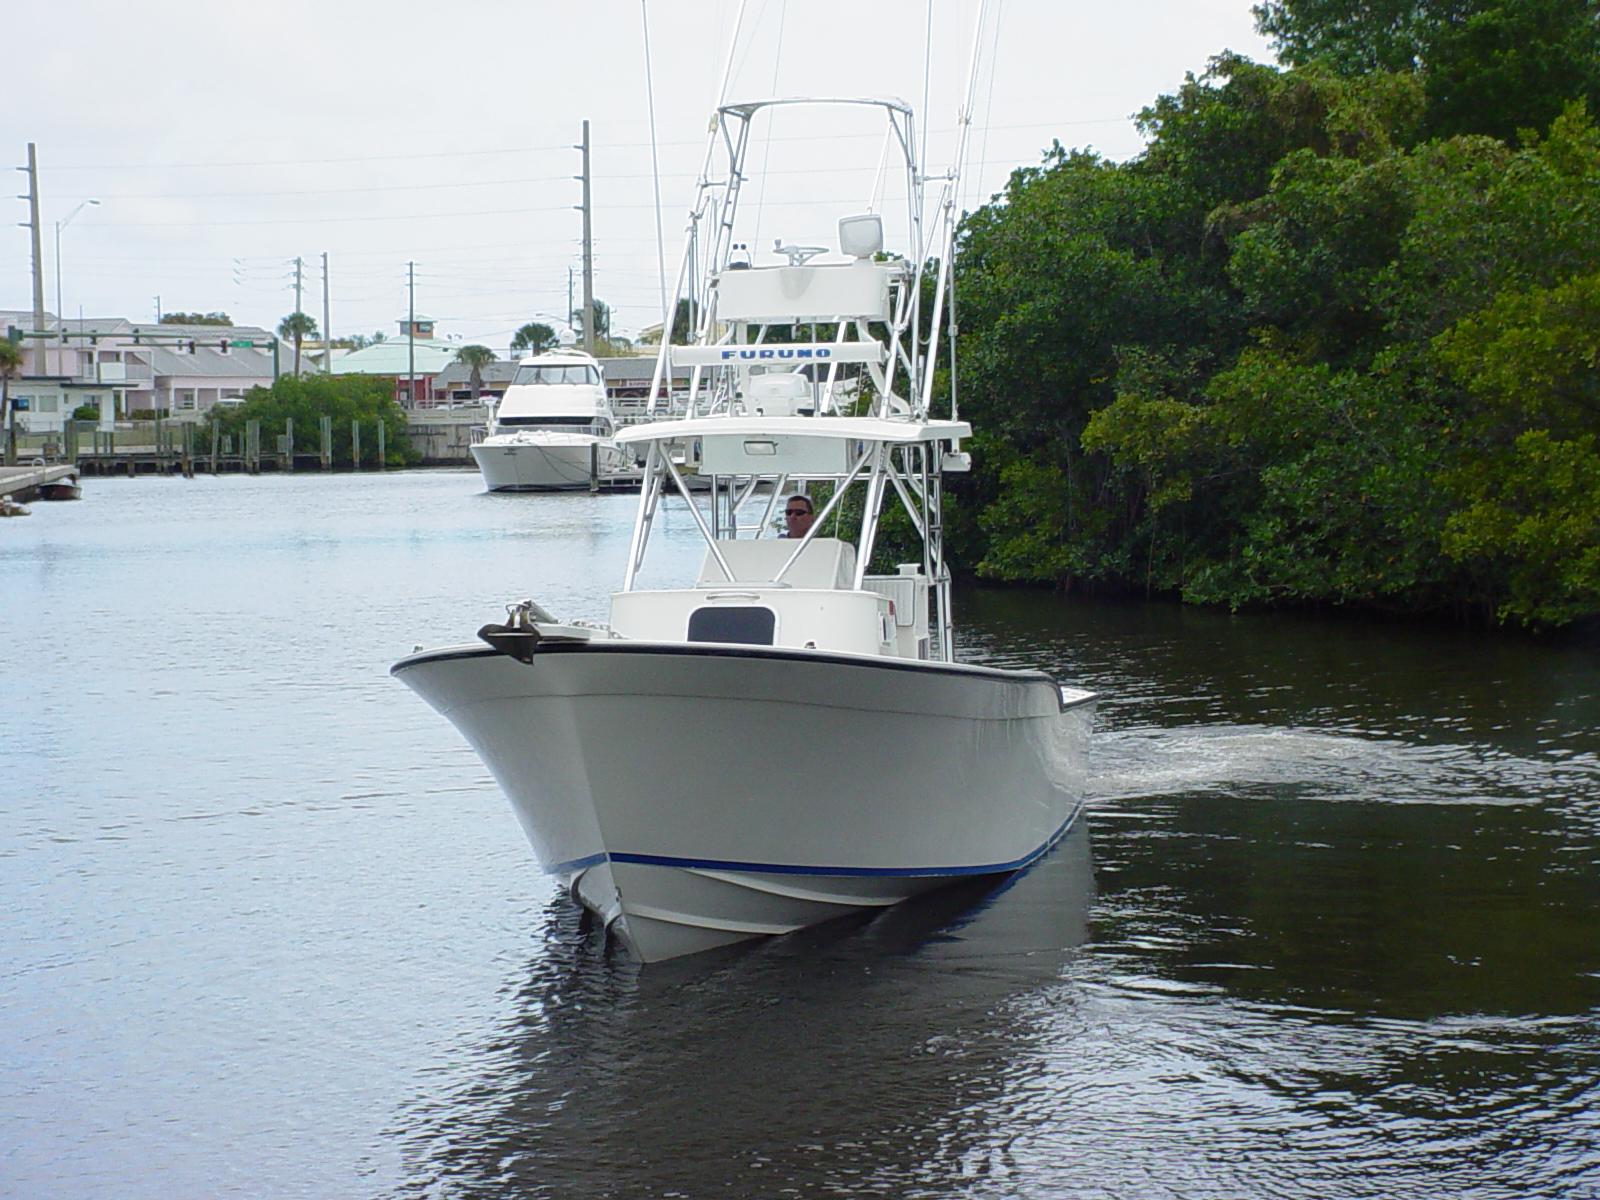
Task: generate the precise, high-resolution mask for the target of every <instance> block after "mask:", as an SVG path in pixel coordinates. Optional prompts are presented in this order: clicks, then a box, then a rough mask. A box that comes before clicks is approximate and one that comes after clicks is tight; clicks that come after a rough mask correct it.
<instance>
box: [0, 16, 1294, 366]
mask: <svg viewBox="0 0 1600 1200" xmlns="http://www.w3.org/2000/svg"><path fill="white" fill-rule="evenodd" d="M932 8H933V37H932V44H931V51H929V52H928V54H929V57H930V59H931V69H930V70H929V72H928V79H929V88H928V91H929V102H928V110H927V111H928V114H929V116H928V119H927V126H928V129H929V131H930V146H929V156H928V157H929V161H930V163H931V164H933V165H935V166H937V167H942V166H944V165H946V163H947V161H948V158H949V153H950V148H951V140H952V139H951V136H950V135H951V131H952V130H953V128H954V125H955V119H956V113H957V108H958V105H959V103H960V97H961V90H962V85H963V82H964V77H965V61H966V56H967V54H968V51H969V47H970V45H971V42H972V31H973V19H974V14H975V13H976V3H975V0H932ZM738 9H739V4H738V2H737V0H648V9H645V8H644V7H643V6H642V5H641V3H640V0H577V2H576V3H573V2H570V0H569V2H568V3H564V4H560V5H556V4H549V3H538V2H534V3H502V2H497V0H464V2H463V0H458V2H457V3H455V4H449V3H435V4H426V5H423V4H417V3H413V2H411V0H393V2H390V3H385V4H381V5H380V4H375V3H364V2H363V3H352V2H350V0H317V2H315V3H313V2H311V0H281V2H280V3H277V4H273V5H268V6H239V5H232V4H227V5H216V6H211V7H198V8H197V7H195V6H194V5H193V4H190V3H182V4H179V3H154V2H150V0H144V2H142V3H141V2H138V0H133V2H131V3H125V4H112V3H108V2H103V0H55V2H54V3H51V4H42V3H41V4H28V5H23V6H19V7H18V10H17V11H14V12H10V13H8V14H7V17H6V22H5V24H6V40H7V44H8V50H7V53H6V56H5V65H4V68H3V70H4V77H5V80H6V85H7V86H6V94H5V98H4V100H0V114H3V115H0V129H3V137H0V149H3V151H4V153H5V154H7V155H9V156H10V159H11V162H12V163H13V165H18V166H20V165H23V164H25V163H26V161H27V143H28V142H30V141H31V142H34V143H36V144H37V147H38V156H39V175H40V193H41V219H42V225H43V230H44V237H43V247H44V260H45V307H46V309H47V310H50V311H55V309H56V284H57V274H56V269H55V254H54V242H55V240H56V226H55V223H56V222H58V221H61V220H65V219H68V218H69V216H70V224H69V226H68V227H67V228H66V230H65V232H64V233H62V234H61V239H60V240H61V257H62V267H63V270H62V273H61V297H62V303H61V309H62V310H63V312H64V314H65V315H66V316H67V317H68V318H72V317H76V316H77V315H78V313H79V311H80V309H81V311H82V312H83V314H84V315H85V316H89V317H112V316H123V317H129V318H132V319H134V320H144V321H150V320H154V319H155V315H156V304H157V297H158V296H159V297H160V305H161V308H162V310H163V311H166V312H172V311H178V310H184V311H193V310H201V311H206V310H215V309H221V310H224V311H226V312H228V313H229V314H231V315H232V316H233V318H234V319H235V321H237V322H239V323H241V324H254V325H262V326H268V327H272V326H276V324H277V322H278V321H279V319H281V318H282V317H283V315H284V314H286V313H289V312H291V311H293V309H294V291H293V284H294V259H295V257H296V256H297V255H298V256H300V257H301V258H302V259H303V260H304V274H303V284H304V288H305V291H304V296H303V300H302V307H303V308H304V309H305V311H307V312H309V313H310V314H311V315H312V316H313V317H315V318H316V319H317V321H318V322H319V324H320V322H321V320H322V286H323V285H322V255H323V254H324V253H326V254H327V255H328V257H329V263H330V270H329V275H330V280H331V297H332V304H331V311H332V315H331V321H330V325H331V328H332V332H333V333H334V335H335V336H342V335H347V334H350V333H367V334H370V333H372V332H373V331H375V330H383V331H385V332H386V333H389V334H391V335H393V334H394V333H395V332H396V331H397V329H398V325H397V321H398V320H399V319H400V318H402V317H403V316H404V315H405V312H406V302H407V296H406V274H407V270H406V264H407V262H408V261H414V262H415V264H416V266H415V279H416V306H417V312H418V314H419V315H426V316H430V317H432V318H434V319H435V320H436V321H437V322H438V332H439V334H440V335H441V336H459V337H461V338H462V339H463V340H465V341H468V342H481V343H483V344H485V345H489V346H491V347H494V348H496V349H497V350H499V351H500V352H502V353H504V351H505V348H506V346H507V345H508V343H509V341H510V337H511V333H512V331H514V330H515V329H516V328H517V326H519V325H521V324H523V323H524V322H526V321H529V320H537V319H543V320H546V321H547V322H548V323H550V324H554V325H559V324H562V323H563V322H564V318H565V314H566V312H567V294H568V292H567V289H568V272H569V270H570V271H571V272H572V276H573V279H574V281H575V282H574V288H575V289H576V288H578V287H579V286H581V285H580V283H579V282H578V281H579V280H580V278H581V277H580V276H579V270H580V264H581V250H580V247H581V218H580V215H579V213H578V211H577V210H576V208H575V207H574V206H575V205H577V203H578V201H579V194H580V193H579V184H578V182H577V181H576V180H575V179H574V178H572V177H573V176H575V175H576V174H578V171H579V155H578V153H577V151H576V150H574V149H573V148H572V147H573V145H574V143H576V142H577V141H578V140H579V134H580V125H581V122H582V121H583V120H584V119H585V118H587V119H588V120H589V121H590V123H591V134H590V136H591V142H592V145H593V180H594V184H593V187H594V255H595V293H596V295H597V296H599V297H600V298H601V299H603V300H605V301H606V302H608V303H609V304H610V305H611V306H612V308H613V309H614V313H615V315H614V320H613V327H614V329H615V330H616V331H618V332H621V333H625V334H632V333H634V332H635V331H637V330H638V329H640V328H641V327H643V326H645V325H648V324H650V323H651V322H653V321H655V320H657V319H658V318H659V313H660V307H661V306H660V300H659V283H658V270H657V253H656V236H655V210H654V206H653V197H652V175H651V153H650V127H649V109H648V102H647V92H646V86H645V84H646V72H645V53H644V47H645V39H644V33H643V27H644V19H643V18H644V14H645V13H646V12H647V14H648V22H649V32H650V51H651V61H652V66H653V76H654V80H655V102H656V131H657V137H658V139H659V154H660V170H661V189H662V205H663V212H664V222H665V227H666V245H667V250H666V259H667V262H668V268H667V269H668V273H669V275H670V274H671V273H672V271H673V268H674V265H675V263H676V261H677V258H678V256H679V254H680V252H681V246H682V236H681V234H682V228H683V223H684V222H683V218H684V214H685V212H686V211H687V207H688V204H689V202H690V200H691V199H692V196H693V183H694V179H695V175H696V172H697V171H698V168H699V165H700V162H701V158H702V156H703V152H704V145H705V130H706V127H707V117H708V114H709V112H710V111H711V109H712V107H713V105H714V103H715V100H716V96H717V88H718V85H719V83H720V81H721V73H722V66H723V62H724V59H725V57H726V55H727V52H728V45H729V38H730V35H731V33H732V26H733V23H734V17H735V14H736V13H737V12H738ZM927 12H928V3H927V0H851V2H844V0H796V2H795V3H789V2H788V0H747V3H746V5H745V15H744V21H743V25H742V26H741V35H740V38H739V41H738V44H737V47H736V50H735V70H734V73H733V80H732V84H731V86H730V88H729V99H730V100H737V99H744V98H751V97H759V96H770V95H800V94H805V95H866V94H871V95H894V96H899V97H901V98H903V99H906V100H908V101H910V102H912V104H913V105H914V106H915V107H916V108H917V109H918V110H919V112H920V110H921V109H922V92H923V78H924V71H923V62H924V56H925V47H926V43H925V38H924V28H925V25H926V17H927ZM989 13H990V17H991V21H990V23H989V25H988V27H987V28H986V30H985V33H984V39H983V45H984V51H983V71H982V74H981V76H980V80H979V87H978V106H977V121H976V124H975V126H974V134H973V142H972V152H971V156H970V157H971V159H972V160H973V165H971V166H970V167H969V170H968V176H967V184H968V186H967V195H968V196H969V198H970V199H969V204H968V207H972V206H975V205H976V204H978V203H981V202H982V201H983V200H984V199H986V198H987V197H988V196H989V195H990V193H992V192H994V191H996V190H997V189H999V188H1000V187H1001V186H1002V185H1003V183H1004V181H1005V178H1006V176H1007V174H1008V172H1009V171H1010V170H1011V169H1012V168H1013V167H1014V166H1017V165H1019V164H1031V163H1035V162H1037V161H1038V160H1039V155H1040V152H1041V150H1042V149H1044V148H1046V147H1048V146H1049V145H1050V143H1051V140H1052V139H1060V141H1061V142H1062V143H1063V144H1064V145H1067V146H1069V147H1086V148H1092V149H1094V150H1096V151H1098V152H1099V153H1100V154H1102V155H1104V156H1106V157H1108V158H1112V159H1119V160H1120V159H1125V158H1129V157H1131V156H1133V155H1136V154H1138V153H1139V152H1140V150H1141V148H1142V143H1141V141H1140V139H1139V135H1138V132H1137V130H1136V129H1135V128H1134V125H1133V121H1132V116H1133V114H1135V113H1137V112H1138V110H1139V109H1140V108H1142V107H1144V106H1146V105H1148V104H1149V103H1151V102H1152V101H1153V100H1154V99H1155V98H1156V97H1157V96H1159V95H1161V94H1163V93H1169V92H1172V91H1174V90H1175V89H1176V88H1177V87H1178V86H1179V85H1180V84H1181V83H1182V82H1183V77H1184V73H1185V72H1188V71H1192V72H1194V73H1196V74H1199V73H1201V72H1202V71H1203V70H1204V69H1205V65H1206V62H1207V60H1208V59H1209V58H1211V57H1212V56H1214V55H1216V54H1218V53H1220V52H1222V51H1223V50H1234V51H1237V52H1239V53H1242V54H1246V55H1248V56H1250V57H1252V58H1255V59H1258V60H1261V61H1267V60H1269V59H1270V52H1269V51H1268V49H1267V46H1266V44H1265V43H1264V42H1263V41H1262V39H1261V38H1260V37H1259V36H1257V34H1256V33H1255V31H1254V22H1253V19H1252V17H1251V15H1250V2H1249V0H1122V2H1121V3H1118V4H1109V3H1103V2H1095V3H1088V2H1081V0H1080V2H1071V0H990V4H989ZM995 18H997V20H996V19H995ZM756 130H757V133H758V135H761V134H765V133H768V132H770V134H771V140H770V148H768V147H766V146H764V147H763V148H762V150H761V151H760V152H759V153H760V157H759V158H755V157H753V158H752V163H751V165H752V167H753V168H756V169H758V170H759V169H760V168H762V167H765V168H766V169H767V176H766V182H765V183H764V184H761V185H757V184H752V188H753V189H754V190H753V191H751V190H747V192H746V193H745V213H746V216H747V218H748V219H749V220H751V221H752V222H753V226H752V227H750V228H749V229H747V236H748V235H749V234H750V233H751V232H753V233H754V235H755V236H754V237H753V238H752V244H753V245H755V246H756V247H757V249H758V251H761V250H767V249H770V247H771V244H772V241H773V239H775V238H779V237H782V238H784V239H785V240H786V241H791V242H817V243H821V244H832V243H833V242H834V241H835V240H836V239H835V235H834V233H833V229H834V224H835V222H836V220H837V218H838V217H840V216H844V215H847V214H849V213H851V212H858V211H861V210H862V209H863V208H864V207H865V205H866V201H867V198H868V197H869V196H870V194H871V190H872V186H873V183H872V181H873V178H874V176H875V175H876V168H877V165H878V161H879V154H880V151H881V149H882V143H881V139H880V138H879V137H878V136H876V135H875V133H873V132H871V131H869V130H867V129H866V128H859V129H858V128H856V127H854V126H848V125H847V126H843V127H834V126H829V125H827V124H819V123H818V122H817V121H816V120H815V119H814V118H812V119H803V118H801V117H799V116H793V117H791V116H790V115H788V114H784V115H782V116H780V117H776V118H773V121H772V126H771V129H770V131H769V130H768V129H767V128H766V125H765V123H764V122H763V123H761V124H758V125H757V127H756ZM13 179H14V180H15V181H16V182H17V184H18V186H17V187H16V188H14V189H13V194H14V193H15V192H25V191H26V176H24V175H22V174H16V175H14V176H13ZM88 199H96V200H99V201H100V203H99V205H98V206H86V207H83V208H82V209H81V210H79V211H77V212H76V214H75V215H72V214H73V210H74V209H76V208H78V206H79V205H80V204H81V203H82V202H83V201H85V200H88ZM11 203H12V205H13V214H14V217H15V220H17V221H23V222H25V221H26V220H27V215H28V214H27V205H26V203H24V202H19V201H12V202H11ZM4 230H5V232H4V233H3V235H0V279H3V281H4V287H3V289H0V308H17V309H27V308H30V307H31V306H32V283H31V276H30V271H31V266H30V255H29V243H28V233H27V230H26V229H25V228H19V227H18V226H17V225H16V224H14V223H13V222H11V221H7V222H5V223H4ZM892 240H893V239H892V237H891V248H893V245H892ZM758 261H760V259H759V256H758Z"/></svg>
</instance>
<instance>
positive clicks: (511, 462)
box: [472, 350, 634, 492]
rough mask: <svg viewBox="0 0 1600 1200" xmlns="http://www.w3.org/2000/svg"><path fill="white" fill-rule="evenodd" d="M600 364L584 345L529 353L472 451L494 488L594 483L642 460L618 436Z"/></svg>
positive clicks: (555, 487)
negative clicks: (581, 348) (630, 453)
mask: <svg viewBox="0 0 1600 1200" xmlns="http://www.w3.org/2000/svg"><path fill="white" fill-rule="evenodd" d="M616 424H617V423H616V417H615V415H614V414H613V413H612V410H611V401H610V400H609V399H608V398H607V396H606V389H605V385H604V383H603V381H602V378H601V373H600V364H599V363H597V362H596V361H595V360H594V359H593V358H592V357H590V356H589V355H587V354H584V353H583V352H581V351H577V350H561V351H555V352H552V353H548V354H540V355H537V356H534V357H529V358H524V359H522V360H521V361H520V362H518V363H517V373H516V374H515V375H514V376H513V377H512V379H511V385H510V386H509V387H507V388H506V394H505V395H504V396H503V397H501V399H500V401H499V402H498V403H497V404H496V405H495V409H494V414H493V416H492V417H491V418H490V421H489V430H488V436H487V437H485V438H484V439H483V440H482V441H479V442H477V443H475V444H474V445H473V447H472V457H473V459H474V460H475V461H476V462H477V464H478V470H479V471H481V472H482V474H483V484H484V487H486V488H487V489H488V490H489V491H491V492H546V491H561V490H566V489H573V488H587V487H588V486H590V484H591V482H592V481H593V479H594V477H595V476H602V477H604V476H612V475H616V474H618V473H619V472H622V471H626V470H628V469H630V468H631V467H632V466H633V465H634V464H633V460H632V459H631V458H630V457H629V456H628V454H627V453H626V452H625V451H623V450H622V449H620V448H619V447H618V446H617V444H616V442H615V441H613V440H612V434H613V433H615V432H616Z"/></svg>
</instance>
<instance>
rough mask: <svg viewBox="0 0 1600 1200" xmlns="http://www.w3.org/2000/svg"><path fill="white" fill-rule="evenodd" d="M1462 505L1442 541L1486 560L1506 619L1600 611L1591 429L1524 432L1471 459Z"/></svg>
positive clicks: (1542, 619)
mask: <svg viewBox="0 0 1600 1200" xmlns="http://www.w3.org/2000/svg"><path fill="white" fill-rule="evenodd" d="M1454 482H1455V485H1456V488H1457V490H1458V492H1459V493H1460V495H1461V499H1462V500H1463V501H1464V502H1465V503H1464V507H1462V508H1460V509H1458V510H1457V511H1456V512H1454V513H1452V514H1451V515H1450V519H1449V521H1448V523H1447V525H1446V528H1445V534H1444V549H1445V552H1446V553H1448V554H1449V555H1450V556H1451V557H1452V558H1455V559H1459V560H1462V561H1464V562H1466V563H1469V564H1471V565H1474V566H1476V567H1478V568H1479V570H1480V572H1481V578H1482V579H1483V580H1484V586H1485V590H1486V592H1487V593H1488V599H1489V601H1490V602H1491V603H1493V604H1494V607H1495V612H1496V614H1497V615H1498V616H1499V617H1500V618H1501V619H1502V620H1514V621H1518V622H1520V623H1523V624H1528V625H1535V626H1537V625H1564V624H1567V623H1568V622H1570V621H1574V620H1577V619H1578V618H1580V617H1584V616H1588V615H1590V614H1592V613H1594V612H1596V611H1600V446H1597V445H1596V440H1595V436H1594V435H1593V434H1585V435H1582V436H1580V437H1576V438H1572V439H1568V440H1562V439H1558V438H1556V437H1553V436H1552V435H1551V434H1550V432H1549V431H1548V430H1543V429H1532V430H1528V431H1527V432H1525V433H1523V434H1521V435H1519V436H1518V437H1517V439H1516V441H1515V442H1513V443H1512V445H1511V447H1510V449H1509V451H1508V452H1507V453H1505V454H1503V455H1500V456H1498V457H1497V458H1496V459H1495V460H1493V461H1492V462H1491V461H1484V462H1480V463H1474V464H1465V465H1464V466H1463V467H1462V469H1460V470H1459V471H1457V472H1456V473H1455V476H1454Z"/></svg>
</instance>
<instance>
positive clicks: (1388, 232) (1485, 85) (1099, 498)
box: [947, 0, 1600, 629]
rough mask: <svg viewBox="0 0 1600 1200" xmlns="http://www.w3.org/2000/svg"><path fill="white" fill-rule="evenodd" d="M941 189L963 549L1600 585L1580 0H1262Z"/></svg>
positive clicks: (1197, 585) (1257, 589) (1313, 575)
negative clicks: (1106, 144) (1070, 122)
mask: <svg viewBox="0 0 1600 1200" xmlns="http://www.w3.org/2000/svg"><path fill="white" fill-rule="evenodd" d="M1255 11H1256V15H1257V18H1258V22H1259V25H1260V28H1261V29H1262V30H1263V32H1265V33H1267V34H1268V35H1269V36H1270V37H1272V38H1274V39H1275V43H1276V44H1275V49H1276V50H1277V51H1278V53H1279V55H1280V58H1281V60H1282V62H1283V63H1284V65H1283V66H1282V67H1273V66H1265V65H1261V64H1257V63H1253V62H1250V61H1248V60H1246V59H1243V58H1240V57H1238V56H1234V55H1230V54H1224V55H1222V56H1220V57H1218V58H1216V59H1214V60H1213V61H1212V63H1211V64H1210V67H1209V70H1208V71H1207V72H1206V73H1205V74H1204V75H1203V76H1201V77H1199V78H1194V77H1190V78H1189V79H1187V80H1186V81H1185V83H1184V85H1183V86H1182V87H1181V88H1180V89H1179V90H1178V91H1177V92H1176V93H1175V94H1173V95H1169V96H1163V97H1161V98H1159V99H1158V100H1157V101H1156V102H1155V104H1154V105H1152V106H1151V107H1150V108H1148V109H1146V110H1145V111H1144V112H1143V113H1142V114H1141V116H1140V123H1141V127H1142V129H1143V131H1144V132H1145V134H1146V136H1147V138H1148V139H1149V142H1148V147H1147V149H1146V151H1145V153H1144V154H1142V155H1141V156H1140V157H1138V158H1136V159H1133V160H1131V161H1128V162H1125V163H1111V162H1107V161H1104V160H1102V159H1100V158H1099V157H1097V156H1095V155H1094V154H1091V153H1086V152H1082V151H1069V150H1066V149H1064V148H1063V147H1061V146H1060V144H1059V143H1057V144H1056V145H1055V147H1054V148H1053V149H1052V150H1051V151H1050V152H1049V153H1048V154H1047V155H1046V156H1045V158H1044V161H1043V162H1042V163H1041V165H1039V166H1037V167H1031V168H1025V169H1019V170H1017V171H1016V172H1014V173H1013V174H1012V176H1011V179H1010V181H1009V182H1008V184H1007V186H1006V188H1005V190H1004V192H1003V193H1001V194H1000V195H998V196H996V197H995V198H993V200H992V201H991V202H990V203H989V204H986V205H984V206H983V207H980V208H978V209H976V210H975V211H973V212H971V213H969V214H968V216H967V218H966V220H965V222H964V224H963V227H962V231H961V237H960V243H959V247H958V254H959V256H960V271H959V274H958V278H959V279H960V283H961V290H960V295H959V301H960V338H959V350H958V354H959V362H960V364H961V372H960V378H961V392H960V400H961V415H962V416H963V417H964V418H970V419H971V420H972V421H973V424H974V427H975V429H977V430H978V431H979V433H978V435H977V436H976V437H975V438H974V439H973V441H974V444H973V447H972V448H973V450H974V454H973V460H974V470H973V473H972V474H971V475H970V476H968V477H966V478H964V479H959V480H957V481H955V484H954V486H953V487H952V489H951V490H952V493H953V500H954V503H953V504H952V505H951V508H952V510H953V511H952V512H951V513H950V514H949V515H948V517H947V526H948V528H949V534H950V537H951V549H952V551H953V555H954V557H955V558H956V559H957V560H958V561H960V562H961V563H963V564H964V565H965V566H966V567H968V568H969V569H972V570H974V571H975V573H976V574H977V575H978V576H979V577H980V578H983V579H989V580H994V581H1007V582H1015V583H1026V584H1035V585H1048V586H1053V587H1056V588H1060V589H1063V590H1067V591H1081V592H1094V593H1099V594H1138V595H1150V596H1172V597H1177V598H1180V599H1182V600H1184V601H1185V602H1189V603H1196V604H1206V605H1220V606H1226V607H1231V608H1235V609H1240V608H1256V607H1296V608H1298V607H1307V608H1317V609H1327V608H1330V607H1339V608H1349V609H1354V610H1369V611H1376V612H1388V613H1395V614H1413V615H1440V616H1446V617H1453V618H1455V619H1458V620H1464V621H1469V622H1473V623H1480V622H1481V623H1489V624H1492V623H1502V624H1507V625H1513V626H1521V627H1526V628H1530V629H1549V628H1556V627H1561V626H1565V625H1568V624H1570V623H1573V622H1583V623H1585V624H1587V621H1586V620H1585V619H1586V618H1593V617H1594V616H1595V615H1596V614H1600V447H1597V444H1596V432H1597V430H1600V132H1597V128H1596V123H1595V117H1596V114H1597V113H1600V20H1597V5H1596V3H1594V2H1593V0H1499V2H1490V0H1405V2H1402V0H1379V2H1376V3H1373V4H1368V5H1360V6H1357V5H1353V4H1349V3H1344V2H1341V0H1282V2H1276V3H1267V4H1265V5H1263V6H1261V7H1258V8H1257V9H1256V10H1255Z"/></svg>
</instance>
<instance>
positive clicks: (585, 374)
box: [511, 363, 600, 386]
mask: <svg viewBox="0 0 1600 1200" xmlns="http://www.w3.org/2000/svg"><path fill="white" fill-rule="evenodd" d="M511 382H512V383H513V384H523V383H537V384H552V383H586V384H589V385H590V386H596V385H598V384H599V382H600V372H599V371H598V370H597V369H596V368H594V367H590V366H585V365H583V364H581V363H571V364H568V365H566V366H559V365H555V364H540V365H537V366H527V367H518V368H517V377H516V378H515V379H513V380H512V381H511Z"/></svg>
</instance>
